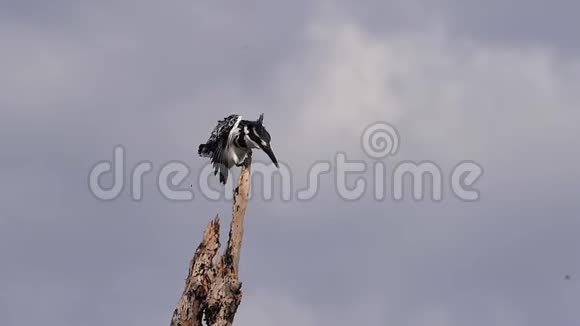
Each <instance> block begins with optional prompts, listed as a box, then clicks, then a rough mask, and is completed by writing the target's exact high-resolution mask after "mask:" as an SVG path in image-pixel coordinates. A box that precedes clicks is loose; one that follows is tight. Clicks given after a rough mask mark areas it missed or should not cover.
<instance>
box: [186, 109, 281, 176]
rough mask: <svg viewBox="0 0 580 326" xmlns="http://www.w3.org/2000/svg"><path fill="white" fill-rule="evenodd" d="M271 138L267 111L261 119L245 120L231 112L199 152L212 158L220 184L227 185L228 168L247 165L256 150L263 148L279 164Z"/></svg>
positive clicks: (220, 121)
mask: <svg viewBox="0 0 580 326" xmlns="http://www.w3.org/2000/svg"><path fill="white" fill-rule="evenodd" d="M270 142H271V137H270V134H269V133H268V131H267V130H266V128H265V127H264V114H263V113H262V114H260V116H259V117H258V119H257V120H255V121H253V120H244V119H242V116H241V115H239V114H230V115H229V116H227V117H226V118H224V119H223V120H218V122H217V125H216V126H215V128H214V129H213V130H212V132H211V133H210V136H209V139H208V140H207V142H206V143H205V144H200V145H199V147H198V150H197V153H198V154H199V156H200V157H208V158H210V161H211V163H212V164H213V168H214V175H217V174H218V173H219V181H220V183H223V184H224V185H225V184H226V181H227V179H228V171H229V170H230V169H231V168H232V167H234V166H238V167H240V166H243V165H245V164H247V160H248V157H250V156H251V155H252V149H261V150H262V151H264V153H266V154H267V155H268V157H269V158H270V160H272V163H274V165H275V166H276V168H278V167H279V165H278V160H277V159H276V156H275V155H274V152H273V151H272V147H271V145H270Z"/></svg>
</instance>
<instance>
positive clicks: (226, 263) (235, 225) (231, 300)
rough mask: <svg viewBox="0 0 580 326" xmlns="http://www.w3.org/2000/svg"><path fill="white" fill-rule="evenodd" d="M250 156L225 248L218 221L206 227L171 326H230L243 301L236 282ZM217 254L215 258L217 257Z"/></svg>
mask: <svg viewBox="0 0 580 326" xmlns="http://www.w3.org/2000/svg"><path fill="white" fill-rule="evenodd" d="M250 166H251V156H250V157H248V159H247V162H246V164H245V166H243V167H242V171H241V173H240V177H239V179H238V186H237V187H236V189H235V190H234V204H233V211H232V222H231V224H230V233H229V239H228V245H227V248H226V250H225V252H224V253H223V255H220V254H218V250H219V248H220V241H219V238H220V219H219V216H216V217H215V218H214V219H213V220H212V221H211V222H210V223H209V224H208V226H207V227H206V229H205V232H204V234H203V239H202V241H201V243H200V244H199V246H198V247H197V250H196V251H195V254H194V256H193V259H192V260H191V262H190V264H189V272H188V275H187V279H186V280H185V288H184V290H183V294H182V295H181V298H180V299H179V302H178V304H177V307H176V308H175V311H174V312H173V317H172V318H171V324H170V325H171V326H202V325H203V321H204V320H205V324H206V325H208V326H229V325H232V323H233V321H234V316H235V314H236V311H237V309H238V306H239V305H240V302H241V300H242V291H241V288H242V283H241V282H240V281H239V265H240V253H241V249H242V238H243V236H244V216H245V214H246V207H247V203H248V193H249V190H250ZM216 255H217V256H216Z"/></svg>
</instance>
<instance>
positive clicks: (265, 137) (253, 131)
mask: <svg viewBox="0 0 580 326" xmlns="http://www.w3.org/2000/svg"><path fill="white" fill-rule="evenodd" d="M248 136H249V137H250V139H251V140H252V141H253V142H255V143H256V144H257V145H258V146H259V147H260V149H261V150H263V151H264V153H266V154H267V155H268V157H270V159H271V160H272V163H274V165H275V166H276V167H278V160H277V159H276V156H275V155H274V152H273V151H272V147H271V146H270V141H271V137H270V133H268V131H267V130H266V128H265V127H264V114H263V113H262V114H260V116H259V117H258V120H256V122H255V123H253V124H252V126H251V128H250V130H249V135H248Z"/></svg>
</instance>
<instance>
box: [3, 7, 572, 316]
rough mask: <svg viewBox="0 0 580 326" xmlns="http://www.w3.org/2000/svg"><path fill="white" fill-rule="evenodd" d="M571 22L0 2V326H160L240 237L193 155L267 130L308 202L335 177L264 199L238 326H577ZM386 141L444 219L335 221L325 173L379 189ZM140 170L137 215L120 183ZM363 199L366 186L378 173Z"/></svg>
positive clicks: (524, 15) (503, 15)
mask: <svg viewBox="0 0 580 326" xmlns="http://www.w3.org/2000/svg"><path fill="white" fill-rule="evenodd" d="M578 12H580V3H578V2H574V1H565V0H557V1H545V0H544V1H540V0H526V1H524V0H515V1H511V2H509V3H508V2H505V1H499V0H491V1H482V0H477V1H476V0H462V1H459V0H435V1H421V0H409V1H374V0H369V1H364V2H360V1H359V2H356V1H304V0H301V1H294V2H289V1H285V2H278V3H275V2H273V1H269V2H268V1H244V2H243V3H242V2H233V1H229V2H224V1H214V2H211V3H210V2H209V1H203V2H202V1H193V0H166V1H154V0H140V1H137V0H120V1H116V2H108V1H99V2H97V1H87V0H82V1H78V0H77V1H71V0H54V1H40V0H21V1H7V0H0V42H1V49H2V50H1V51H0V88H1V89H2V91H1V93H0V94H1V95H0V112H1V117H0V144H1V146H2V151H1V152H0V159H1V160H0V161H1V162H2V163H1V164H2V169H1V170H0V178H1V180H2V183H1V185H0V203H1V204H0V207H1V209H2V211H1V212H2V214H1V215H0V325H3V326H4V325H5V326H13V325H14V326H17V325H18V326H19V325H38V324H43V325H54V326H57V325H59V326H60V325H87V326H93V325H167V324H168V323H169V319H170V317H171V313H172V312H173V309H174V306H175V304H176V302H177V300H178V298H179V295H180V293H181V291H182V289H183V281H184V278H185V276H186V272H187V265H188V262H189V260H190V258H191V256H192V254H193V251H194V249H195V247H196V246H197V244H198V243H199V241H200V238H201V234H202V231H203V228H204V227H205V225H206V224H207V223H208V222H209V221H210V219H211V218H212V217H213V216H215V214H216V213H219V214H220V215H221V216H222V220H223V223H224V224H225V225H226V224H227V223H229V219H230V212H231V207H230V202H228V201H227V200H220V201H210V200H207V199H206V198H204V196H203V195H202V194H201V193H200V191H199V189H198V188H197V184H198V179H197V175H198V173H199V171H201V169H202V168H203V167H204V166H205V164H206V161H204V160H203V159H201V158H199V157H197V155H196V153H195V151H196V149H197V146H198V145H199V143H201V142H204V141H205V140H206V139H207V136H208V134H209V132H210V130H211V129H212V128H213V127H214V125H215V123H216V121H217V120H218V119H221V118H223V117H224V116H227V115H228V114H230V113H239V114H242V115H243V116H244V117H247V118H248V119H255V118H257V116H258V114H259V113H261V112H264V113H265V124H266V126H267V128H268V130H269V131H270V134H271V135H272V146H273V147H274V151H275V153H276V155H277V157H278V158H279V160H280V161H281V162H282V163H283V164H284V165H285V166H287V167H289V169H290V170H291V172H292V181H293V188H294V189H295V190H296V189H300V188H303V187H304V186H305V185H306V184H307V182H306V180H307V175H308V171H309V170H308V169H309V167H310V166H311V165H313V164H314V163H315V162H319V161H329V162H330V163H332V164H331V166H332V172H331V173H329V174H326V175H323V176H321V177H320V188H319V191H318V193H317V195H316V196H315V198H313V199H311V200H309V201H306V202H301V201H298V200H297V199H292V200H290V201H284V200H282V199H281V198H280V194H279V191H278V190H277V191H276V193H275V196H274V199H273V200H269V201H265V200H263V199H261V197H259V196H258V197H253V200H252V202H251V203H250V206H249V208H248V211H247V216H246V234H245V239H244V247H243V251H242V261H241V280H242V281H243V291H244V298H243V301H242V304H241V306H240V308H239V310H238V314H237V316H236V325H248V326H266V325H280V326H294V325H304V326H311V325H337V326H342V325H345V326H346V325H349V326H350V325H398V326H460V325H471V326H479V325H481V326H483V325H485V326H487V325H501V326H504V325H505V326H520V325H522V326H528V325H529V326H545V325H558V326H567V325H576V324H577V323H578V321H579V320H580V309H578V305H579V302H580V261H579V260H578V253H579V250H580V237H579V236H578V234H579V231H580V214H579V212H580V207H579V204H578V195H579V193H580V191H579V187H580V172H578V166H580V154H579V151H578V145H579V140H580V131H578V128H577V124H578V122H579V121H580V112H579V111H578V107H577V106H578V103H580V92H579V91H580V88H579V87H580V39H579V38H578V30H580V23H579V22H578V19H577V14H578ZM377 121H385V122H388V123H390V124H392V125H393V126H395V127H396V128H397V130H398V133H399V135H400V148H399V151H398V153H397V154H396V155H394V156H391V157H388V158H387V159H384V160H381V161H382V162H383V163H384V164H385V165H386V166H387V170H388V171H392V170H393V167H394V166H395V165H396V164H398V163H400V162H404V161H413V162H422V161H427V160H428V161H432V162H434V163H436V164H438V165H439V166H440V167H441V170H442V171H443V175H444V179H443V180H444V192H443V197H444V198H443V200H442V201H441V202H433V201H431V200H429V199H425V200H423V201H414V200H413V199H412V198H411V196H410V193H408V194H407V196H406V197H405V199H404V200H403V201H400V202H395V201H394V200H392V199H391V198H390V196H389V195H388V196H387V198H386V199H384V200H382V201H376V200H374V199H373V194H372V191H368V192H367V193H366V194H365V195H364V197H363V198H361V199H359V200H355V201H345V200H343V199H341V198H340V196H339V194H338V193H337V192H336V190H335V188H336V187H335V186H336V185H335V183H336V181H335V178H334V174H333V173H334V171H335V169H334V163H333V160H334V158H335V155H336V154H337V153H344V154H345V155H346V156H347V157H348V158H349V160H359V161H364V162H366V163H367V164H368V166H369V167H371V166H372V164H374V163H375V161H374V160H373V159H372V158H371V157H369V156H367V155H366V154H365V153H364V151H363V150H362V149H361V134H362V133H363V131H364V128H365V127H366V126H368V125H370V124H372V123H374V122H377ZM116 145H122V146H124V148H125V150H126V164H125V165H126V170H125V181H126V184H125V187H124V189H123V192H122V194H121V195H120V196H119V197H118V198H117V199H115V200H113V201H100V200H98V199H96V198H95V197H94V196H93V195H92V194H91V193H90V192H89V187H88V184H87V183H88V181H87V180H88V175H89V171H90V169H91V167H92V166H94V165H95V164H96V163H97V162H99V161H102V160H111V159H112V155H113V149H114V147H115V146H116ZM254 156H255V161H257V162H267V156H266V155H265V154H263V153H256V154H255V155H254ZM144 160H147V161H150V162H151V163H152V164H153V171H152V172H151V173H149V174H147V175H146V176H145V185H144V187H143V199H142V200H141V201H138V202H137V201H133V200H132V199H131V187H130V183H129V182H130V173H131V169H132V167H133V166H134V165H135V164H136V163H138V162H140V161H144ZM465 160H470V161H475V162H477V163H478V164H479V165H481V166H482V167H483V169H484V175H483V176H482V177H481V178H480V179H479V180H478V182H477V183H476V185H475V187H476V188H477V189H478V190H479V192H480V194H481V198H480V199H479V200H478V201H477V202H462V201H461V200H459V199H458V198H456V197H454V196H453V194H452V192H450V189H449V177H450V172H451V171H452V169H453V167H454V166H455V165H456V164H458V163H459V162H462V161H465ZM171 161H180V162H183V163H185V164H187V165H188V166H189V168H190V169H191V171H192V173H191V174H190V175H189V177H188V179H187V180H186V181H184V182H183V183H182V184H181V185H180V186H179V188H182V189H193V191H194V193H195V198H194V200H192V201H187V202H175V201H170V200H167V199H165V198H164V197H163V195H162V194H161V193H160V192H159V190H158V189H157V187H156V185H155V184H156V176H157V175H158V173H159V171H160V169H161V168H162V167H163V165H164V164H166V163H168V162H171ZM361 176H364V177H365V178H366V180H368V183H369V184H371V185H372V182H373V180H374V178H373V173H372V171H371V170H370V168H369V171H367V173H364V174H359V175H358V177H361ZM356 177H357V176H351V177H349V185H350V186H352V185H353V184H354V181H355V179H356ZM103 179H104V180H103V182H104V184H110V182H111V179H112V178H111V177H110V176H109V177H108V178H107V177H104V178H103ZM387 179H388V178H387ZM256 180H257V182H256V183H255V184H257V183H259V179H256ZM107 182H108V183H107ZM190 184H192V185H193V187H192V188H190V186H189V185H190ZM212 185H213V186H214V187H216V188H217V183H216V182H215V180H212ZM254 189H255V191H258V190H259V189H261V187H260V186H259V185H257V186H256V188H254ZM276 189H279V187H278V188H276ZM387 191H389V190H387ZM224 236H225V235H224ZM566 275H570V276H571V279H570V280H566V279H565V276H566Z"/></svg>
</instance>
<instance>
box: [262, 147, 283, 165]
mask: <svg viewBox="0 0 580 326" xmlns="http://www.w3.org/2000/svg"><path fill="white" fill-rule="evenodd" d="M260 147H262V150H263V151H264V152H265V153H266V154H268V157H269V158H270V159H271V160H272V163H274V165H275V166H276V167H277V168H278V167H279V166H278V160H277V159H276V155H274V152H272V147H270V144H267V145H265V146H260Z"/></svg>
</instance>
